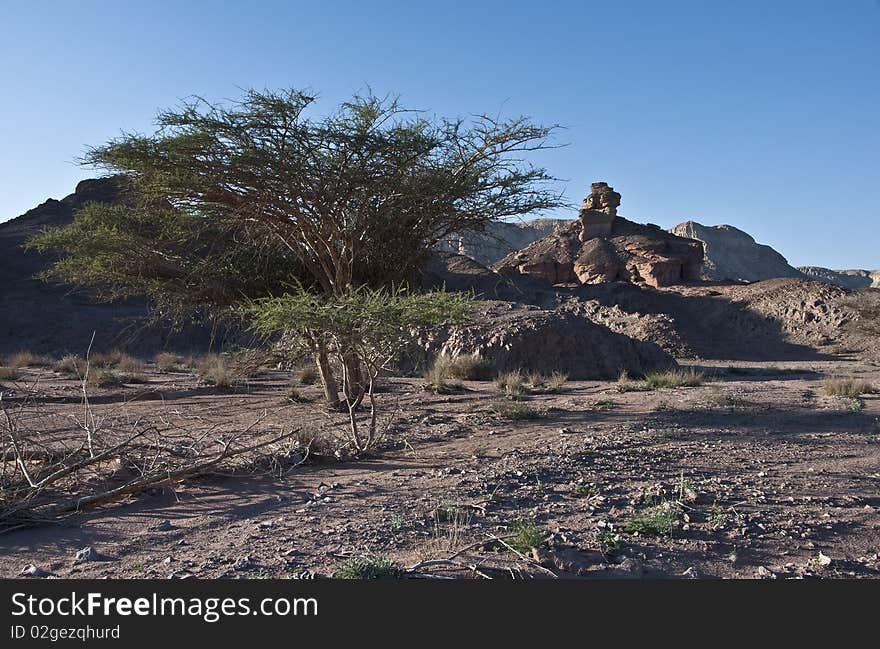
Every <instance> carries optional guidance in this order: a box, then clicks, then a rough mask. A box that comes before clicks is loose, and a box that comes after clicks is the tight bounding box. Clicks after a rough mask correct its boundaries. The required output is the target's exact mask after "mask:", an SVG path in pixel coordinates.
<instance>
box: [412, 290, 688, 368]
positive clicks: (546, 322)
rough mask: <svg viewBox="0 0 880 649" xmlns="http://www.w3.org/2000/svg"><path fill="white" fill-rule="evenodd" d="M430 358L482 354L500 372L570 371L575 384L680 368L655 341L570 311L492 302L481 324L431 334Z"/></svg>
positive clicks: (484, 309) (424, 345) (479, 320)
mask: <svg viewBox="0 0 880 649" xmlns="http://www.w3.org/2000/svg"><path fill="white" fill-rule="evenodd" d="M420 342H421V346H422V348H423V349H424V350H425V351H426V352H427V353H428V354H429V355H430V356H434V355H437V354H445V355H447V356H451V357H455V356H459V355H464V354H479V355H480V356H482V357H483V358H484V359H486V360H487V361H488V362H490V363H491V364H492V366H493V368H494V369H495V371H496V372H507V371H513V370H523V371H535V372H542V373H550V372H554V371H558V372H564V373H566V374H568V375H569V377H571V378H572V379H575V380H583V379H602V378H605V379H607V378H614V377H616V376H617V375H618V374H619V373H620V371H621V370H626V371H627V372H629V373H631V374H642V373H644V372H649V371H653V370H660V369H665V368H668V367H671V366H674V365H675V361H674V360H673V358H672V357H671V356H670V355H669V354H667V353H666V352H664V351H663V350H662V349H660V347H659V346H657V345H655V344H654V343H651V342H646V341H638V340H633V339H632V338H629V337H628V336H625V335H622V334H619V333H615V332H613V331H611V330H610V329H608V328H607V327H605V326H603V325H601V324H597V323H595V322H592V321H591V320H589V319H587V318H584V317H580V316H579V315H577V314H575V313H573V312H570V311H566V310H553V311H549V310H545V309H539V308H537V307H533V306H526V305H517V304H511V303H503V302H489V303H486V304H484V305H482V306H481V309H480V315H479V317H478V318H477V319H476V322H474V323H473V324H469V325H466V326H460V327H453V328H451V329H447V330H441V331H436V332H432V333H430V334H428V335H427V336H426V338H425V339H424V340H422V341H420Z"/></svg>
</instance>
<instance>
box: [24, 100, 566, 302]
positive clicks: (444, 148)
mask: <svg viewBox="0 0 880 649" xmlns="http://www.w3.org/2000/svg"><path fill="white" fill-rule="evenodd" d="M315 100H316V97H315V96H314V95H313V94H311V93H308V92H303V91H299V90H295V89H285V90H281V91H278V92H270V91H267V92H257V91H254V90H251V91H248V92H246V93H245V94H244V96H243V97H242V98H241V99H240V100H239V101H235V102H227V103H224V104H211V103H209V102H207V101H205V100H202V99H195V100H192V101H188V102H185V103H184V104H183V105H182V106H180V107H179V108H177V109H173V110H168V111H165V112H162V113H160V114H159V116H158V118H157V124H158V130H157V131H156V132H155V133H153V134H150V135H141V134H124V135H123V136H121V137H119V138H117V139H115V140H112V141H110V142H108V143H107V144H105V145H103V146H99V147H95V148H92V149H90V150H89V151H88V153H87V154H86V156H85V158H84V160H83V162H84V163H85V164H87V165H90V166H95V167H98V168H102V169H105V170H107V171H108V172H109V173H111V174H116V175H119V176H121V177H122V178H123V179H124V183H123V184H124V185H125V189H126V192H125V201H124V202H123V204H120V205H91V206H88V207H86V208H85V209H84V210H83V211H82V212H80V214H79V215H77V217H76V218H75V220H74V222H73V223H72V224H71V225H69V226H64V227H62V228H55V229H52V230H49V231H47V232H45V233H43V234H41V235H39V236H38V237H36V238H35V239H34V240H33V242H32V245H34V246H35V247H37V248H38V249H40V250H57V251H61V252H63V253H65V255H66V256H65V257H64V258H63V259H62V260H61V261H59V262H58V263H57V264H56V265H55V266H54V267H53V268H52V270H51V271H50V273H49V275H50V276H52V277H54V278H57V279H60V280H62V281H66V282H71V283H75V284H82V285H88V286H92V287H97V288H99V289H100V291H101V294H102V295H103V296H104V297H107V298H112V297H122V296H127V295H148V296H150V297H151V298H153V300H154V301H155V302H156V303H157V304H158V305H159V307H160V309H166V310H169V311H170V312H177V311H184V310H186V307H187V305H190V308H191V309H192V308H197V307H206V308H214V309H221V310H222V309H225V308H227V307H229V306H230V305H232V304H235V303H237V302H238V301H240V300H241V299H242V298H247V297H256V296H258V295H261V294H262V295H266V294H269V293H271V292H273V286H274V287H276V288H277V287H278V282H279V281H280V282H284V281H291V280H294V279H295V280H299V281H302V282H303V283H305V284H307V285H309V286H312V285H315V286H317V287H319V288H320V290H321V291H322V292H324V293H330V294H336V295H341V294H342V293H343V292H344V291H345V290H346V288H347V287H348V286H350V285H353V286H360V285H363V284H366V285H370V286H374V287H378V286H389V285H391V284H394V283H399V282H401V281H404V280H407V279H409V278H410V277H411V276H412V274H413V272H414V271H416V270H418V269H419V267H420V266H421V265H422V264H423V262H424V261H425V260H426V259H427V257H428V255H429V254H430V251H431V249H432V247H433V245H434V244H435V243H436V242H438V241H440V240H442V239H444V238H446V237H447V236H448V235H449V234H451V233H453V232H463V231H467V230H481V229H483V228H484V227H485V225H486V224H487V223H489V222H490V221H493V220H498V219H503V218H505V217H510V216H521V215H526V214H529V213H532V212H535V211H540V210H544V209H549V208H553V207H557V206H559V205H560V204H561V200H560V196H559V194H558V193H557V192H554V191H551V190H549V189H547V187H548V186H549V183H551V182H552V181H553V180H555V179H553V178H551V177H550V176H549V175H548V174H547V173H546V172H545V170H543V169H541V168H538V167H534V166H531V165H528V164H526V163H525V162H524V161H523V159H522V157H523V156H524V155H525V154H526V153H529V152H534V151H539V150H542V149H546V148H550V147H551V146H552V145H551V144H550V141H549V137H550V135H551V133H552V131H553V130H554V129H553V128H552V127H551V128H547V127H542V126H536V125H533V124H531V123H530V122H529V120H527V119H525V118H515V119H511V120H498V119H494V118H491V117H489V116H487V115H479V116H475V117H473V118H471V119H470V120H467V121H466V120H462V119H454V120H449V119H435V118H430V119H429V118H428V117H427V116H426V115H425V114H423V113H420V112H417V111H410V110H406V109H404V108H402V107H401V106H400V105H399V104H398V102H397V101H396V100H395V99H388V98H384V99H383V98H378V97H375V96H372V95H366V96H355V97H353V98H352V99H351V100H350V101H347V102H344V103H342V104H341V105H340V106H339V107H338V108H337V109H336V110H335V111H333V112H332V113H331V114H329V115H327V116H325V117H317V118H316V117H314V116H311V115H310V113H311V111H312V109H313V104H314V102H315ZM187 298H188V299H187Z"/></svg>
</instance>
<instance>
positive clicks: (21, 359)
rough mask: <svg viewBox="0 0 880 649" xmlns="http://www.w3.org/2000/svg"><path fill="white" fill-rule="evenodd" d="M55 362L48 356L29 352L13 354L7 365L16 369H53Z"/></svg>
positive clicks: (7, 360)
mask: <svg viewBox="0 0 880 649" xmlns="http://www.w3.org/2000/svg"><path fill="white" fill-rule="evenodd" d="M54 362H55V361H53V360H52V359H51V358H49V357H48V356H44V355H38V354H34V353H32V352H28V351H19V352H15V353H14V354H11V355H10V356H9V358H7V359H6V365H7V366H8V367H12V368H15V369H21V368H23V367H51V366H52V364H53V363H54Z"/></svg>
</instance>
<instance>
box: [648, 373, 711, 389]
mask: <svg viewBox="0 0 880 649" xmlns="http://www.w3.org/2000/svg"><path fill="white" fill-rule="evenodd" d="M705 378H706V377H705V375H704V374H703V373H702V372H698V371H696V370H693V369H687V370H670V371H668V372H650V373H649V374H646V375H645V387H646V388H648V389H649V390H656V389H658V388H682V387H685V388H695V387H697V386H699V385H702V384H703V381H704V380H705Z"/></svg>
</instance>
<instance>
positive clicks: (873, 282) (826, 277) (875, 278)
mask: <svg viewBox="0 0 880 649" xmlns="http://www.w3.org/2000/svg"><path fill="white" fill-rule="evenodd" d="M798 270H799V271H800V272H801V273H803V274H804V275H806V276H807V277H809V278H810V279H815V280H818V281H820V282H825V283H826V284H834V285H836V286H842V287H844V288H848V289H853V290H858V289H861V288H880V270H859V269H855V270H831V269H830V268H822V267H820V266H801V267H799V268H798Z"/></svg>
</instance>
